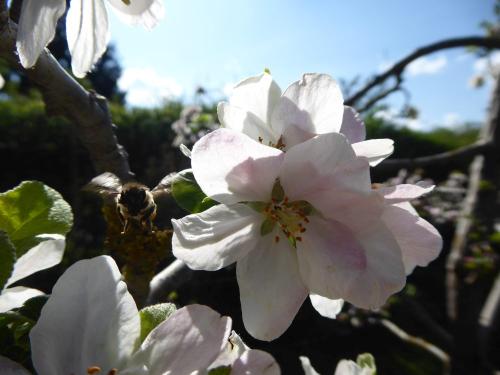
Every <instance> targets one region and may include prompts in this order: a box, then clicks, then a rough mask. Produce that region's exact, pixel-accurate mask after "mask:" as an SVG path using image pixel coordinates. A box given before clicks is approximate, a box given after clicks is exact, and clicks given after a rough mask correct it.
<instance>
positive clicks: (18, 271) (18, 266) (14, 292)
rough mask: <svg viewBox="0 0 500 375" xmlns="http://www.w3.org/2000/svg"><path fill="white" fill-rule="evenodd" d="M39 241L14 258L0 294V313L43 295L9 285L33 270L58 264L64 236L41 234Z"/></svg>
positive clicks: (61, 255) (35, 291) (29, 289)
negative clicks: (12, 265)
mask: <svg viewBox="0 0 500 375" xmlns="http://www.w3.org/2000/svg"><path fill="white" fill-rule="evenodd" d="M37 237H38V239H39V240H41V242H40V243H39V244H38V245H36V246H34V247H33V248H31V249H30V250H29V251H28V252H26V253H25V254H23V255H22V256H21V257H19V258H18V259H17V260H16V263H15V264H14V270H13V271H12V274H11V275H10V278H9V279H8V280H7V283H6V284H5V286H4V290H2V292H1V294H0V313H2V312H5V311H9V310H11V309H14V308H17V307H21V306H22V305H23V304H24V302H25V301H26V300H28V299H30V298H33V297H36V296H40V295H43V294H44V293H43V292H42V291H40V290H38V289H32V288H26V287H24V286H15V287H11V288H9V285H12V284H14V283H15V282H17V281H19V280H21V279H24V278H25V277H27V276H29V275H31V274H34V273H35V272H38V271H41V270H44V269H46V268H50V267H52V266H55V265H56V264H59V263H60V262H61V259H62V257H63V254H64V247H65V243H66V241H65V237H64V236H62V235H60V234H41V235H38V236H37Z"/></svg>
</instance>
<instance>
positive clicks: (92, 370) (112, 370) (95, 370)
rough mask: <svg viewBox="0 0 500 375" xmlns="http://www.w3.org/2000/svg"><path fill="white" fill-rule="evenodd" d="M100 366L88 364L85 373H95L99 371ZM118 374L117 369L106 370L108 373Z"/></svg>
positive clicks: (111, 374) (92, 374)
mask: <svg viewBox="0 0 500 375" xmlns="http://www.w3.org/2000/svg"><path fill="white" fill-rule="evenodd" d="M101 371H102V370H101V368H100V367H99V366H90V367H89V368H87V374H88V375H97V374H100V373H101ZM117 374H118V369H116V368H112V369H111V370H109V371H108V375H117Z"/></svg>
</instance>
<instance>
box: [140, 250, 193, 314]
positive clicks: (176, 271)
mask: <svg viewBox="0 0 500 375" xmlns="http://www.w3.org/2000/svg"><path fill="white" fill-rule="evenodd" d="M192 273H193V271H192V270H191V269H189V268H188V267H187V266H186V265H185V264H184V262H182V261H180V260H178V259H176V260H174V261H173V262H172V263H170V265H169V266H168V267H167V268H165V269H164V270H163V271H161V272H160V273H158V274H157V275H156V276H155V277H153V279H152V280H151V282H150V283H149V295H148V298H147V301H146V304H147V305H151V304H154V303H157V302H158V301H160V300H162V297H164V296H165V295H167V294H168V293H169V292H172V291H174V290H176V289H177V288H179V287H180V286H181V285H182V284H184V283H185V282H186V281H188V280H189V279H190V278H191V276H192Z"/></svg>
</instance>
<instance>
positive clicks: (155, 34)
mask: <svg viewBox="0 0 500 375" xmlns="http://www.w3.org/2000/svg"><path fill="white" fill-rule="evenodd" d="M493 5H494V0H433V1H432V0H420V1H409V0H377V1H373V0H352V1H340V0H330V1H327V0H287V1H285V0H267V1H265V0H211V1H207V0H183V1H181V0H165V9H166V15H165V18H164V19H163V20H162V21H161V23H160V24H159V25H158V26H157V27H156V28H155V29H153V30H152V31H150V32H148V31H145V30H143V29H141V28H135V27H128V26H126V25H124V24H122V23H121V22H120V21H119V20H118V19H117V18H116V17H114V16H113V15H112V16H111V34H112V41H113V42H114V43H115V44H116V46H117V49H118V56H119V57H120V59H121V63H122V65H123V68H124V77H123V80H122V82H121V85H122V87H124V88H127V89H129V95H128V100H129V102H130V104H136V105H148V106H152V105H155V104H158V103H159V102H161V100H163V99H164V98H165V97H169V96H178V97H181V98H182V99H184V100H185V101H186V102H190V101H192V100H193V93H194V90H195V88H196V87H197V86H199V85H201V86H203V87H205V88H206V89H207V90H208V92H209V94H210V96H211V97H212V98H213V99H214V100H218V99H222V98H223V96H224V93H227V92H228V91H227V89H228V87H231V85H232V84H234V83H236V82H238V81H239V80H241V79H243V78H246V77H248V76H250V75H254V74H257V73H260V72H261V71H262V70H263V69H264V68H266V67H267V68H269V69H270V70H271V72H272V74H273V76H274V77H275V79H276V80H277V81H278V83H279V84H280V86H281V87H282V88H283V89H284V88H286V87H287V86H288V85H289V84H290V83H291V82H293V81H295V80H297V79H299V78H300V76H301V75H302V74H303V73H305V72H321V73H328V74H330V75H332V76H333V77H334V78H345V79H350V78H353V77H355V76H356V75H360V76H361V77H362V78H366V77H368V76H369V75H371V74H373V73H376V72H378V71H379V70H380V69H381V67H383V66H387V65H388V64H389V63H391V62H394V61H396V60H398V59H400V58H402V57H403V56H405V55H406V54H408V53H409V52H411V51H413V50H414V49H415V48H417V47H419V46H422V45H424V44H429V43H432V42H434V41H438V40H440V39H444V38H450V37H460V36H468V35H478V34H480V33H482V30H481V29H480V28H479V23H480V22H481V21H482V20H485V19H492V17H493ZM478 65H481V63H480V62H479V63H478V62H477V58H476V57H474V56H473V55H471V54H467V53H466V52H465V51H464V50H450V51H448V52H438V53H436V54H433V55H430V56H429V57H428V58H427V59H425V60H423V61H419V62H418V63H416V64H415V65H414V66H413V67H412V72H411V73H408V74H407V75H406V78H407V79H406V86H405V87H407V88H408V90H409V92H410V93H411V103H412V104H414V105H415V106H416V107H417V108H418V109H419V110H420V117H419V119H418V120H417V121H415V122H413V123H411V124H409V125H411V126H412V127H415V128H421V129H427V128H429V127H432V126H433V125H435V124H441V123H446V124H447V125H450V126H451V125H453V124H455V123H460V122H463V121H482V120H483V119H484V118H485V109H486V106H487V100H488V94H489V87H488V86H486V87H484V88H482V89H472V88H471V87H470V86H469V84H468V81H469V80H470V78H471V77H472V76H473V75H474V74H475V71H476V70H477V68H478V67H477V66H478ZM401 102H402V97H401V96H400V95H398V94H396V95H395V96H394V97H393V98H392V99H391V100H390V104H391V105H392V106H394V108H395V109H398V105H400V104H401Z"/></svg>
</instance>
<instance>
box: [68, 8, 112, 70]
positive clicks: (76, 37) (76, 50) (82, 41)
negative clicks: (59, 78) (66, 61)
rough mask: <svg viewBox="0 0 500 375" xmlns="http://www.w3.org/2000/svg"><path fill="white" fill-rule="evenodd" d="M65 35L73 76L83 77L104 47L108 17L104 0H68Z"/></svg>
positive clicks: (106, 40) (107, 36)
mask: <svg viewBox="0 0 500 375" xmlns="http://www.w3.org/2000/svg"><path fill="white" fill-rule="evenodd" d="M66 35H67V39H68V48H69V51H70V53H71V68H72V70H73V74H74V75H75V76H76V77H78V78H83V77H85V74H86V73H87V72H88V71H90V70H91V69H92V67H93V66H94V64H95V63H96V62H97V60H99V58H100V57H101V56H102V55H103V54H104V52H105V51H106V47H107V45H108V41H109V30H108V14H107V12H106V7H105V6H104V0H93V1H88V0H72V1H71V6H70V8H69V11H68V14H67V15H66Z"/></svg>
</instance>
